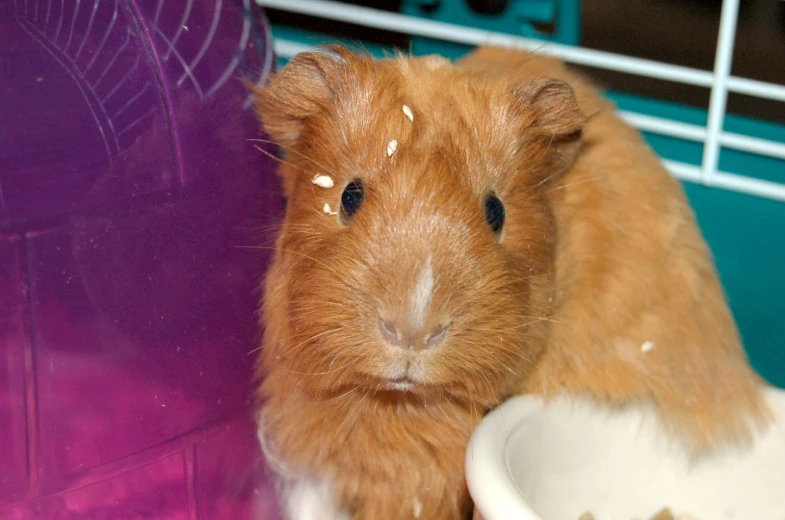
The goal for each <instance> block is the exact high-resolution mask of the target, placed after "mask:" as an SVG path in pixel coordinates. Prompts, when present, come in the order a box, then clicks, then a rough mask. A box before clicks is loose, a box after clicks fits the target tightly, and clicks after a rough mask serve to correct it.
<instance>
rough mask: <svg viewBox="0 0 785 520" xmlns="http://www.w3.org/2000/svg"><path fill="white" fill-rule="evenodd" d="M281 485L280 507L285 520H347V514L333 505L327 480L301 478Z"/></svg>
mask: <svg viewBox="0 0 785 520" xmlns="http://www.w3.org/2000/svg"><path fill="white" fill-rule="evenodd" d="M281 484H282V490H281V491H282V493H281V498H282V500H281V505H282V506H283V512H284V515H285V517H286V519H287V520H349V514H348V513H346V512H344V511H341V510H339V509H338V507H337V505H336V504H335V495H334V491H333V486H332V484H331V483H330V482H329V481H328V480H326V479H315V478H310V477H303V478H298V479H287V481H286V482H282V483H281Z"/></svg>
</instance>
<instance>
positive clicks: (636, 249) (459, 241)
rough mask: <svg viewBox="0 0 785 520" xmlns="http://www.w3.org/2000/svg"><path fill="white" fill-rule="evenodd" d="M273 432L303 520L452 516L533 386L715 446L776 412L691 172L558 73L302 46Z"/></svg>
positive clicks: (274, 341) (268, 110)
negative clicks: (473, 457)
mask: <svg viewBox="0 0 785 520" xmlns="http://www.w3.org/2000/svg"><path fill="white" fill-rule="evenodd" d="M257 94H258V96H257V111H258V114H259V116H260V118H261V120H262V123H263V128H264V130H265V131H266V133H267V134H268V135H269V136H270V137H271V139H272V140H274V141H275V142H276V143H277V144H278V145H280V147H281V148H282V149H283V150H284V151H285V157H284V158H283V159H282V160H281V164H280V167H279V173H280V176H281V179H282V186H283V191H284V195H285V197H286V199H287V209H286V215H285V218H284V221H283V223H282V227H281V230H280V234H279V236H278V238H277V242H276V246H275V253H274V259H273V264H272V267H271V268H270V270H269V272H268V274H267V277H266V279H265V283H264V288H263V289H264V296H263V302H262V316H261V319H262V323H263V326H264V335H263V339H262V348H261V349H260V356H259V361H258V366H257V373H258V376H259V380H260V384H259V387H258V388H259V390H258V398H259V402H260V405H259V407H260V408H259V415H258V421H259V438H260V442H261V444H262V447H263V449H264V451H265V454H266V456H267V459H268V461H269V463H270V465H271V467H273V468H274V470H275V471H276V472H277V474H278V475H279V478H280V496H281V503H282V507H283V509H284V515H285V516H286V517H287V518H289V519H291V520H313V519H321V520H334V519H349V518H351V519H354V520H371V519H372V520H387V519H419V518H421V519H427V520H439V519H461V518H464V519H465V518H469V517H470V516H471V512H472V505H471V500H470V498H469V496H468V493H467V489H466V485H465V481H464V474H463V459H464V454H465V450H466V446H467V442H468V439H469V436H470V434H471V433H472V430H473V429H474V427H475V426H476V424H477V423H478V421H479V420H480V419H481V418H482V417H483V414H485V413H486V412H487V411H489V410H491V409H493V408H494V407H496V406H497V405H498V404H499V403H500V402H502V401H503V400H504V399H506V398H508V397H509V396H511V395H514V394H516V393H521V392H530V393H537V394H540V395H542V396H545V397H546V398H547V397H549V396H556V395H565V394H566V395H575V396H582V397H589V398H591V399H594V400H596V402H598V403H601V404H603V405H606V406H609V407H620V406H628V405H635V404H636V403H643V404H646V405H648V406H652V407H653V408H654V409H655V410H656V411H657V413H658V417H660V418H661V420H662V422H663V424H665V425H666V426H667V427H668V431H670V432H671V433H672V434H673V436H674V438H677V439H679V440H681V441H683V442H684V444H685V445H686V446H688V447H689V449H690V450H693V451H694V452H700V451H702V450H708V449H711V448H713V447H717V446H720V445H724V444H727V443H738V442H744V441H748V440H749V439H750V438H751V437H752V435H753V432H754V430H755V429H756V428H758V427H763V426H764V425H765V423H766V421H767V418H768V414H767V410H766V408H765V405H764V403H763V399H762V394H761V387H762V382H761V380H760V379H759V377H758V376H757V375H756V374H755V373H754V372H753V370H752V369H751V368H750V366H749V364H748V362H747V359H746V356H745V353H744V350H743V348H742V346H741V343H740V339H739V336H738V333H737V331H736V328H735V324H734V322H733V319H732V317H731V314H730V311H729V309H728V307H727V305H726V303H725V298H724V295H723V291H722V288H721V286H720V283H719V281H718V277H717V274H716V272H715V269H714V266H713V263H712V259H711V256H710V253H709V251H708V248H707V246H706V244H705V243H704V241H703V239H702V237H701V235H700V232H699V230H698V228H697V225H696V223H695V219H694V216H693V214H692V212H691V210H690V207H689V205H688V203H687V201H686V199H685V196H684V194H683V192H682V189H681V187H680V185H679V183H678V182H677V181H675V180H674V179H672V178H671V177H670V175H669V174H668V173H667V172H666V171H665V169H664V168H663V166H662V165H661V164H660V162H659V160H658V158H657V157H656V155H655V154H654V153H653V152H652V151H651V150H650V149H649V148H648V147H647V146H646V145H645V144H644V141H643V140H642V138H641V136H640V134H639V133H638V132H637V131H635V130H634V129H632V128H630V127H629V126H627V125H626V124H625V123H624V122H623V121H622V120H621V119H619V117H618V116H617V115H615V113H614V107H613V106H612V105H611V104H610V103H609V102H607V101H605V100H603V99H602V98H601V97H600V96H599V95H598V94H597V93H596V91H595V88H594V87H593V86H592V85H591V84H590V83H589V82H587V81H586V80H584V79H583V78H582V77H580V76H578V75H576V74H575V73H573V72H570V71H568V70H567V69H566V68H565V67H564V66H563V65H562V63H561V62H559V61H558V60H554V59H550V58H545V57H541V56H536V55H532V54H529V53H524V52H519V51H512V50H503V49H499V48H480V49H478V50H476V51H475V52H474V53H473V54H471V55H469V56H468V57H466V58H464V59H463V60H461V61H459V62H458V63H456V64H452V63H450V62H449V61H448V60H446V59H443V58H439V57H435V56H430V57H423V58H414V57H406V56H403V55H398V56H395V57H391V58H387V59H382V60H374V59H372V58H371V57H369V56H367V55H364V54H356V53H353V52H350V51H348V50H345V49H343V48H340V47H327V48H322V49H319V50H315V51H312V52H306V53H302V54H299V55H297V56H295V57H294V58H293V59H292V60H291V62H290V63H289V64H288V65H287V66H286V67H285V68H284V69H283V70H282V71H281V72H280V73H278V74H277V75H276V76H275V77H273V79H272V80H271V81H270V83H269V84H268V85H267V86H265V87H264V88H262V89H260V90H259V91H258V92H257Z"/></svg>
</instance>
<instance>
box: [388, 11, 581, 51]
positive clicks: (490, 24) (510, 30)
mask: <svg viewBox="0 0 785 520" xmlns="http://www.w3.org/2000/svg"><path fill="white" fill-rule="evenodd" d="M479 4H484V5H485V6H487V7H486V8H485V9H479V8H478V5H479ZM505 4H506V5H505ZM491 6H500V12H492V13H488V12H483V11H493V9H489V8H488V7H491ZM497 10H498V9H497ZM478 11H479V12H478ZM401 12H402V13H403V14H407V15H410V16H417V17H419V18H428V19H431V20H434V21H439V22H445V23H451V24H456V25H462V26H467V27H474V28H477V29H482V30H487V31H495V32H501V33H507V34H511V35H515V36H524V37H527V38H534V39H537V40H543V41H546V42H555V43H562V44H565V45H578V43H579V41H580V30H581V23H580V20H581V4H580V0H507V1H503V0H501V1H481V0H478V1H471V2H470V1H469V0H402V2H401ZM411 41H412V51H413V52H414V53H415V54H440V55H442V56H447V57H450V58H458V57H460V56H462V55H463V54H466V53H467V52H469V51H471V47H469V46H465V45H460V44H456V43H450V42H444V41H440V40H433V39H429V38H422V37H412V39H411Z"/></svg>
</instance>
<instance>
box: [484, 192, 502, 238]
mask: <svg viewBox="0 0 785 520" xmlns="http://www.w3.org/2000/svg"><path fill="white" fill-rule="evenodd" d="M485 222H487V223H488V226H490V228H491V231H493V232H494V233H496V234H499V233H500V232H501V230H502V227H504V204H502V201H501V200H499V197H497V196H496V195H494V194H493V193H491V194H490V195H488V198H487V199H485Z"/></svg>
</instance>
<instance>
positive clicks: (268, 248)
mask: <svg viewBox="0 0 785 520" xmlns="http://www.w3.org/2000/svg"><path fill="white" fill-rule="evenodd" d="M235 247H236V248H238V249H264V250H268V251H275V250H276V249H279V250H280V251H283V252H285V253H291V254H293V255H300V256H302V257H305V258H307V259H308V260H311V261H314V262H316V263H317V264H321V265H323V266H324V267H326V268H327V269H329V270H330V271H331V272H332V273H333V274H336V275H337V274H338V272H337V271H336V270H335V269H333V268H332V267H330V266H329V265H327V264H325V263H324V262H322V261H321V260H317V259H316V258H314V257H312V256H308V255H306V254H305V253H300V252H299V251H293V250H291V249H280V248H276V247H273V246H235Z"/></svg>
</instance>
